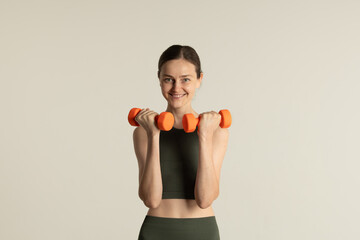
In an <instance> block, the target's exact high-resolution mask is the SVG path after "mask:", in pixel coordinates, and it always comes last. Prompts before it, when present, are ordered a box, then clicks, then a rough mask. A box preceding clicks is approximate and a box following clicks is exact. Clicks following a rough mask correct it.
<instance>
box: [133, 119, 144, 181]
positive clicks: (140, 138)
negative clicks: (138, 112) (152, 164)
mask: <svg viewBox="0 0 360 240" xmlns="http://www.w3.org/2000/svg"><path fill="white" fill-rule="evenodd" d="M133 142H134V150H135V155H136V158H137V161H138V165H139V184H140V183H141V178H142V174H143V172H144V168H145V163H146V155H147V134H146V131H145V129H144V128H143V127H141V126H139V127H137V128H135V130H134V133H133Z"/></svg>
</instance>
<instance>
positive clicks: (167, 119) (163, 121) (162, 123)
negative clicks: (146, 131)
mask: <svg viewBox="0 0 360 240" xmlns="http://www.w3.org/2000/svg"><path fill="white" fill-rule="evenodd" d="M140 111H141V108H132V109H131V110H130V112H129V115H128V121H129V123H130V125H131V126H140V125H139V124H138V123H137V122H136V121H135V117H136V115H138V113H139V112H140ZM155 122H156V125H157V127H158V128H159V129H160V130H163V131H169V130H171V129H172V127H173V126H174V116H173V115H172V113H170V112H162V113H160V115H157V116H156V117H155Z"/></svg>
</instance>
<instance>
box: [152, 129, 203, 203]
mask: <svg viewBox="0 0 360 240" xmlns="http://www.w3.org/2000/svg"><path fill="white" fill-rule="evenodd" d="M159 146H160V167H161V177H162V184H163V194H162V199H169V198H177V199H195V194H194V188H195V180H196V174H197V168H198V160H199V137H198V134H197V128H196V130H195V131H194V132H191V133H186V132H185V131H184V129H177V128H172V129H171V130H170V131H161V132H160V144H159Z"/></svg>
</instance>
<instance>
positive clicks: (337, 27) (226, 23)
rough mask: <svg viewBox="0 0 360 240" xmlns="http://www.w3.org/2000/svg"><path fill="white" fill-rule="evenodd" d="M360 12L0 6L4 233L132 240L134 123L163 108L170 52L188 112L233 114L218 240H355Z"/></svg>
mask: <svg viewBox="0 0 360 240" xmlns="http://www.w3.org/2000/svg"><path fill="white" fill-rule="evenodd" d="M359 11H360V2H359V1H357V0H353V1H351V0H341V1H340V0H337V1H333V0H311V1H303V0H302V1H300V0H299V1H286V0H282V1H280V0H275V1H223V2H222V3H218V1H195V2H193V1H169V0H167V1H115V0H114V1H99V0H96V1H95V0H93V1H80V0H75V1H74V0H71V1H25V0H23V1H1V3H0V30H1V32H0V34H1V38H0V42H1V44H0V79H1V85H0V106H1V112H0V114H1V118H0V119H1V124H0V160H1V161H0V239H3V240H24V239H26V240H49V239H51V240H64V239H66V240H68V239H71V240H82V239H83V240H93V239H94V240H95V239H96V240H99V239H107V240H111V239H113V240H115V239H137V236H138V232H139V229H140V226H141V224H142V221H143V219H144V217H145V214H146V211H147V208H146V207H145V205H144V204H143V203H142V201H141V200H140V199H139V198H138V195H137V187H138V165H137V160H136V158H135V154H134V150H133V145H132V131H133V127H131V126H129V124H128V122H127V114H128V111H129V110H130V108H132V107H149V108H151V109H153V110H155V111H157V112H162V111H164V110H165V108H166V102H165V99H164V98H163V97H162V95H161V92H160V87H159V85H158V82H157V81H158V80H157V77H156V71H157V61H158V59H159V56H160V54H161V53H162V52H163V51H164V50H165V49H166V48H167V47H169V46H170V45H172V44H185V45H190V46H192V47H194V48H195V49H196V50H197V52H198V53H199V55H200V58H201V60H202V65H203V71H204V74H205V75H204V81H203V85H202V87H201V88H200V90H199V91H198V93H197V96H196V99H195V100H194V101H193V106H194V108H195V110H196V111H198V112H200V113H201V112H205V111H209V110H215V111H218V110H220V109H223V108H228V109H229V110H230V111H231V112H232V115H233V125H232V126H231V128H230V134H231V135H230V142H229V146H228V151H227V153H226V156H225V160H224V163H223V168H222V175H221V182H220V184H221V185H220V191H221V192H220V196H219V198H218V199H217V200H216V201H215V202H214V203H213V207H214V210H215V214H216V218H217V221H218V226H219V229H220V235H221V239H223V240H226V239H248V240H262V239H264V240H282V239H284V240H285V239H292V240H297V239H299V240H300V239H301V240H303V239H307V240H319V239H326V240H338V239H359V238H360V228H359V215H360V207H359V204H358V203H359V202H360V194H359V188H360V177H359V170H360V164H359V159H360V153H359V142H360V141H359V140H360V139H359V136H360V127H359V122H360V113H359V102H360V97H359V90H360V82H359V80H360V45H359V42H360V15H359Z"/></svg>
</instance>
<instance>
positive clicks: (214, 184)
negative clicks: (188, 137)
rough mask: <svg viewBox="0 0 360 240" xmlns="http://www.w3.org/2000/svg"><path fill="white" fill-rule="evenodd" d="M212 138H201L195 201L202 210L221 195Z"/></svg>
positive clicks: (209, 136) (210, 136)
mask: <svg viewBox="0 0 360 240" xmlns="http://www.w3.org/2000/svg"><path fill="white" fill-rule="evenodd" d="M212 138H213V136H212V135H208V136H206V137H205V136H199V164H198V169H197V176H196V182H195V199H196V202H197V204H198V205H199V206H200V207H201V208H207V207H209V206H210V205H211V203H212V202H213V201H214V200H215V199H216V197H217V196H218V194H219V183H218V181H217V177H216V171H215V167H214V161H213V157H212V153H213V146H212Z"/></svg>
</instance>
